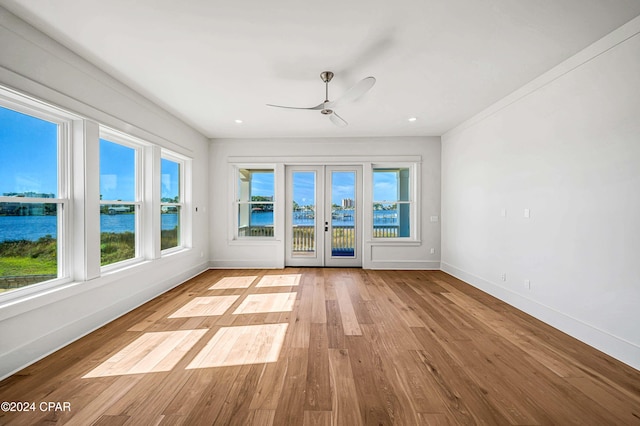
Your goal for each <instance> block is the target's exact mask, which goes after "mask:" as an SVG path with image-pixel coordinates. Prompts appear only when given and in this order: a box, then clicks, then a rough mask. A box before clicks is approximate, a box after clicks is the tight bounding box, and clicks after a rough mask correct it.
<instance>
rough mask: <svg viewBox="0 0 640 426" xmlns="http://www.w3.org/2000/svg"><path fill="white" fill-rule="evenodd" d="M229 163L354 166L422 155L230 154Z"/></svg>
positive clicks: (418, 158)
mask: <svg viewBox="0 0 640 426" xmlns="http://www.w3.org/2000/svg"><path fill="white" fill-rule="evenodd" d="M227 162H228V163H248V164H253V165H255V166H257V167H259V166H260V165H262V164H278V163H280V164H286V165H290V166H313V165H332V166H333V165H335V166H353V165H354V164H357V165H360V164H364V163H387V162H388V163H394V164H399V163H407V164H409V163H421V162H422V156H421V155H391V156H389V155H341V156H339V157H336V156H325V155H318V156H313V155H305V156H263V157H254V156H246V157H244V156H230V157H228V158H227Z"/></svg>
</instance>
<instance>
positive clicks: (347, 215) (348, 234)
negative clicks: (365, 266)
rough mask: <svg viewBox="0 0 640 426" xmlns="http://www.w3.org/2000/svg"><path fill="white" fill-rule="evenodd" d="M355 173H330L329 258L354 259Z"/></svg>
mask: <svg viewBox="0 0 640 426" xmlns="http://www.w3.org/2000/svg"><path fill="white" fill-rule="evenodd" d="M355 200H356V172H355V171H344V172H343V171H332V172H331V229H332V233H331V256H332V257H355V240H356V228H355V218H356V207H357V206H356V202H355Z"/></svg>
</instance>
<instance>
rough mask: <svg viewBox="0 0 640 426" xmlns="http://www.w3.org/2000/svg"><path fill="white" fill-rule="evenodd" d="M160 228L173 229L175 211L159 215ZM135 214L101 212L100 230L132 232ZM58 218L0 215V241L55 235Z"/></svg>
mask: <svg viewBox="0 0 640 426" xmlns="http://www.w3.org/2000/svg"><path fill="white" fill-rule="evenodd" d="M160 217H161V218H162V225H161V226H162V229H163V230H170V229H174V228H175V227H176V226H177V224H178V215H177V214H176V213H166V214H162V215H160ZM134 221H135V215H132V214H113V215H109V214H101V215H100V231H101V232H117V233H121V232H133V230H134V227H135V223H134ZM57 229H58V218H57V217H56V216H0V241H7V240H31V241H36V240H37V239H39V238H42V237H45V236H47V235H50V236H52V237H54V238H55V237H56V235H57Z"/></svg>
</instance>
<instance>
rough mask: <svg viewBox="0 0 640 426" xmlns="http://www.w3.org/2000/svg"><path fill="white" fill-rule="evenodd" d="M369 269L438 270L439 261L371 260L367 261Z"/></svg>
mask: <svg viewBox="0 0 640 426" xmlns="http://www.w3.org/2000/svg"><path fill="white" fill-rule="evenodd" d="M367 266H369V267H370V269H399V270H429V271H439V270H440V262H439V261H420V260H372V261H370V262H369V265H367Z"/></svg>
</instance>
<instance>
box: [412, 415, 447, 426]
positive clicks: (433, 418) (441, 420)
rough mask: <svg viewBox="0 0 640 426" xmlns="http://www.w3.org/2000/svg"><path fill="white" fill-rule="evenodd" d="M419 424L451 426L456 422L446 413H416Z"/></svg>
mask: <svg viewBox="0 0 640 426" xmlns="http://www.w3.org/2000/svg"><path fill="white" fill-rule="evenodd" d="M418 415H419V416H420V424H421V425H424V426H451V425H455V424H456V422H455V421H454V420H453V419H452V418H451V417H449V416H448V415H447V414H446V413H418Z"/></svg>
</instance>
